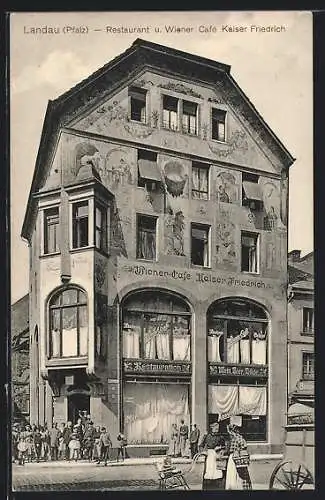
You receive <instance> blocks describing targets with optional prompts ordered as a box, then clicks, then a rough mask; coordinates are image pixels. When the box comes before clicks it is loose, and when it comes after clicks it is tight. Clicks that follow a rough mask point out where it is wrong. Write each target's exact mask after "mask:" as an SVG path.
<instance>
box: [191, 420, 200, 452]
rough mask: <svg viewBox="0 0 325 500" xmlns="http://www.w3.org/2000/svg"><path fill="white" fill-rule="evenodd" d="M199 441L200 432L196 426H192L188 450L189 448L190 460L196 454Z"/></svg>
mask: <svg viewBox="0 0 325 500" xmlns="http://www.w3.org/2000/svg"><path fill="white" fill-rule="evenodd" d="M199 439H200V431H199V429H198V428H197V426H196V424H193V426H192V430H191V432H190V448H191V458H193V457H194V455H196V454H197V453H198V444H199Z"/></svg>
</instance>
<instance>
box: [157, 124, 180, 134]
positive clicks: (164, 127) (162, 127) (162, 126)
mask: <svg viewBox="0 0 325 500" xmlns="http://www.w3.org/2000/svg"><path fill="white" fill-rule="evenodd" d="M161 129H162V130H168V131H169V132H174V133H175V132H176V133H179V132H180V130H179V129H178V128H169V127H166V126H165V125H161Z"/></svg>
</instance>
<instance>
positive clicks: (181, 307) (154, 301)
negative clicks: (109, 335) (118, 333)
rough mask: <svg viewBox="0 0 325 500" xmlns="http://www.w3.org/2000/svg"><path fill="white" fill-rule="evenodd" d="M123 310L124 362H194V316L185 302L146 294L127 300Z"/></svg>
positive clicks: (136, 295)
mask: <svg viewBox="0 0 325 500" xmlns="http://www.w3.org/2000/svg"><path fill="white" fill-rule="evenodd" d="M122 310H123V313H122V314H123V318H122V337H123V357H124V358H135V359H138V358H142V359H162V360H181V361H189V360H190V359H191V341H190V340H191V336H190V328H191V312H190V309H189V306H188V305H187V304H186V302H184V300H182V299H180V298H178V297H176V296H175V295H173V294H170V293H166V292H161V291H153V290H146V291H141V292H137V293H134V294H132V295H131V296H130V297H128V298H127V299H126V300H125V302H124V304H123V308H122Z"/></svg>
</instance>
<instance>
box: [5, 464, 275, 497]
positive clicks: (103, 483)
mask: <svg viewBox="0 0 325 500" xmlns="http://www.w3.org/2000/svg"><path fill="white" fill-rule="evenodd" d="M276 463H277V462H276V461H274V460H269V461H259V462H253V463H252V465H251V476H252V482H253V489H259V490H261V489H267V488H268V481H269V478H270V475H271V472H272V470H273V468H274V466H275V464H276ZM178 467H179V468H180V469H181V470H182V471H183V472H184V476H185V478H186V480H187V482H188V484H189V486H190V489H191V490H200V489H201V479H202V471H203V464H197V465H196V466H195V468H194V470H193V471H191V472H189V469H190V464H181V465H179V466H178ZM12 489H13V491H90V490H91V491H96V490H97V491H98V490H101V491H103V490H158V476H157V472H156V468H155V465H154V464H150V465H149V464H144V465H142V464H137V465H127V464H120V465H117V464H116V463H115V464H112V463H111V464H108V466H107V467H105V466H104V465H102V464H101V465H96V464H89V463H83V462H81V463H77V464H75V463H69V462H68V463H58V462H54V463H53V464H52V463H51V462H48V463H41V464H36V463H32V464H25V465H24V466H19V465H15V464H14V465H13V481H12Z"/></svg>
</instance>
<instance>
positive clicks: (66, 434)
mask: <svg viewBox="0 0 325 500" xmlns="http://www.w3.org/2000/svg"><path fill="white" fill-rule="evenodd" d="M117 441H118V454H117V460H119V459H122V460H124V459H125V458H126V445H127V440H126V437H125V436H124V435H123V434H121V433H120V434H119V435H118V436H117ZM111 448H112V440H111V437H110V434H109V432H108V431H107V429H106V428H105V427H100V426H95V425H94V422H93V420H92V418H91V416H90V415H89V414H87V412H86V411H83V412H81V411H80V412H79V418H78V420H77V423H76V424H75V425H73V424H72V422H71V421H69V422H67V423H62V424H60V425H58V424H57V423H53V425H52V427H50V428H48V426H47V424H45V425H43V426H40V425H39V426H37V425H32V426H31V425H29V424H26V425H21V424H17V423H16V424H14V425H13V429H12V459H13V461H14V462H15V463H17V464H20V465H24V464H25V462H32V461H35V462H40V461H48V460H52V461H56V460H74V461H78V460H80V459H87V460H88V461H89V462H92V461H95V462H96V463H98V464H100V463H101V462H104V465H107V462H108V460H109V458H110V450H111Z"/></svg>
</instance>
